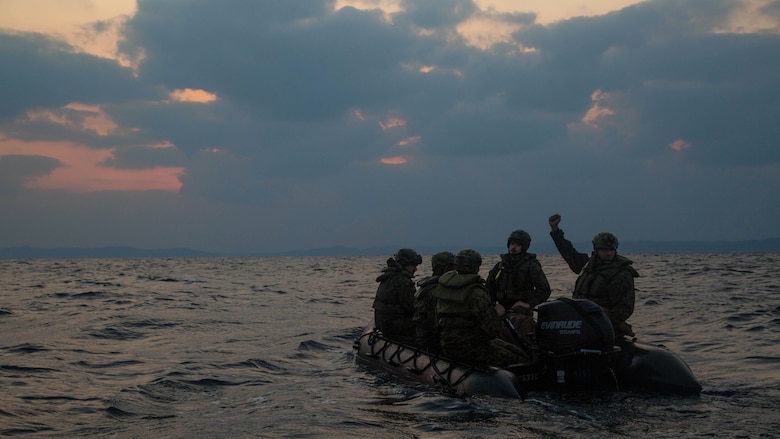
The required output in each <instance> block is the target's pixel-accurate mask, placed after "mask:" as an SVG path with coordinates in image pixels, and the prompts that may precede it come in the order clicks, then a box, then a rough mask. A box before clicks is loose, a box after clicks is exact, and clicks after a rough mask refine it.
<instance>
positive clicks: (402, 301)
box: [373, 248, 422, 345]
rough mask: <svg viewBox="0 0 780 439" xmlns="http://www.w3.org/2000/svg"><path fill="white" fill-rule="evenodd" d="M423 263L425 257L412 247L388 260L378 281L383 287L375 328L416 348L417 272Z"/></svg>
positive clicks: (378, 296)
mask: <svg viewBox="0 0 780 439" xmlns="http://www.w3.org/2000/svg"><path fill="white" fill-rule="evenodd" d="M420 264H422V256H420V255H419V253H417V252H416V251H414V250H412V249H410V248H402V249H400V250H398V251H397V252H396V254H395V255H393V257H392V258H388V259H387V267H385V268H384V269H382V274H380V275H379V277H377V278H376V281H377V282H379V286H378V287H377V290H376V298H375V299H374V305H373V308H374V326H375V327H376V328H377V329H379V330H380V331H382V334H383V335H384V336H385V337H387V338H389V339H391V340H394V341H397V342H400V343H406V344H411V345H414V344H415V342H416V339H417V336H416V329H415V324H414V320H413V318H414V293H415V287H414V281H413V280H412V278H413V277H414V273H415V272H416V271H417V266H418V265H420Z"/></svg>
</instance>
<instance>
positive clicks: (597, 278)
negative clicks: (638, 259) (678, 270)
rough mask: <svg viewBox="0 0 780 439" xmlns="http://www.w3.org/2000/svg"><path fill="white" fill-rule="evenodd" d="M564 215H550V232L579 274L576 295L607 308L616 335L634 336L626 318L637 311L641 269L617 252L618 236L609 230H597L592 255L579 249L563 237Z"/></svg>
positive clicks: (564, 255) (570, 264)
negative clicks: (580, 251)
mask: <svg viewBox="0 0 780 439" xmlns="http://www.w3.org/2000/svg"><path fill="white" fill-rule="evenodd" d="M560 222H561V216H560V215H559V214H557V213H556V214H554V215H552V216H550V218H549V220H548V223H549V224H550V236H551V237H552V239H553V242H555V247H557V248H558V253H560V254H561V256H562V257H563V259H564V260H565V261H566V263H567V264H568V265H569V268H571V270H572V271H573V272H575V273H577V274H578V275H579V276H578V277H577V282H576V283H575V284H574V293H573V295H572V296H573V297H574V298H575V299H589V300H591V301H593V302H595V303H596V304H598V305H599V306H601V308H603V309H604V312H605V313H606V314H607V316H608V317H609V320H610V321H611V322H612V327H613V328H614V329H615V338H616V339H622V338H623V336H629V337H633V336H634V331H633V329H632V328H631V325H630V324H629V323H628V322H626V320H627V319H628V318H629V317H630V316H631V314H633V313H634V302H635V301H636V293H635V291H634V278H636V277H639V273H637V271H636V270H635V269H634V267H632V264H633V262H632V261H631V260H630V259H628V258H626V257H624V256H622V255H619V254H617V248H618V239H617V237H616V236H615V235H613V234H611V233H608V232H601V233H597V234H596V235H595V236H594V237H593V252H592V253H591V254H590V255H588V254H586V253H579V252H578V251H577V250H576V249H575V248H574V246H573V245H572V243H571V242H570V241H569V240H567V239H566V238H564V237H563V230H561V229H560V228H559V227H558V224H560Z"/></svg>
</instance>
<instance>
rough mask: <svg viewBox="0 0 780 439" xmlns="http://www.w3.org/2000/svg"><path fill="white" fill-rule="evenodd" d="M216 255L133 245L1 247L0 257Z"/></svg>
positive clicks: (177, 256)
mask: <svg viewBox="0 0 780 439" xmlns="http://www.w3.org/2000/svg"><path fill="white" fill-rule="evenodd" d="M202 256H216V255H214V254H213V253H208V252H202V251H198V250H192V249H188V248H169V249H152V250H147V249H139V248H133V247H100V248H80V247H57V248H34V247H6V248H0V259H44V258H49V259H82V258H181V257H202Z"/></svg>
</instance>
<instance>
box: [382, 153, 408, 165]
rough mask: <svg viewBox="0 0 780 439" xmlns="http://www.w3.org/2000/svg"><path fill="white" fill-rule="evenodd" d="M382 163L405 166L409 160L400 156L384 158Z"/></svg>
mask: <svg viewBox="0 0 780 439" xmlns="http://www.w3.org/2000/svg"><path fill="white" fill-rule="evenodd" d="M380 162H381V163H382V164H385V165H405V164H406V163H408V162H409V159H407V158H406V157H404V156H400V155H398V156H395V157H384V158H382V159H381V160H380Z"/></svg>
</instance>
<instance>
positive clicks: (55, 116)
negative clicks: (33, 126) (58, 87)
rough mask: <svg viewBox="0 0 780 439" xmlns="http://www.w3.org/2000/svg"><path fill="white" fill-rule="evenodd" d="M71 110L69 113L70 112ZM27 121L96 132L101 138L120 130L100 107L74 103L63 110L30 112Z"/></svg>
mask: <svg viewBox="0 0 780 439" xmlns="http://www.w3.org/2000/svg"><path fill="white" fill-rule="evenodd" d="M68 110H69V111H68ZM27 120H28V121H31V122H49V123H53V124H57V125H62V126H65V127H68V128H70V129H74V130H81V131H94V132H95V133H97V134H98V135H100V136H108V135H109V134H113V133H115V132H116V131H117V129H118V128H119V125H118V124H117V123H116V122H114V119H112V118H111V116H109V115H108V114H106V113H105V112H103V109H102V108H101V107H100V106H99V105H87V104H81V103H78V102H72V103H70V104H68V105H66V106H64V107H62V110H30V111H28V112H27Z"/></svg>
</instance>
